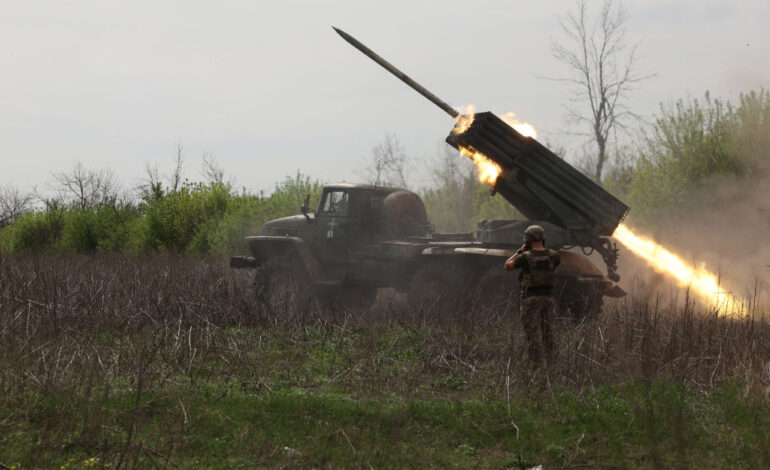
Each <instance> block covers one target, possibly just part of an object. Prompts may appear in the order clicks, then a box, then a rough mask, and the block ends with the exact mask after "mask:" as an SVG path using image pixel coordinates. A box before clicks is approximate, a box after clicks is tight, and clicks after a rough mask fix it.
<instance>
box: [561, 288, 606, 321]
mask: <svg viewBox="0 0 770 470" xmlns="http://www.w3.org/2000/svg"><path fill="white" fill-rule="evenodd" d="M603 303H604V302H603V299H602V294H601V290H598V289H580V288H578V287H575V286H569V285H567V286H566V288H565V289H564V290H563V291H562V293H561V295H559V298H558V305H559V312H560V316H562V317H567V318H568V319H570V320H573V321H576V322H580V321H582V320H583V319H584V318H592V317H595V316H596V315H598V314H599V313H600V312H601V311H602V305H603Z"/></svg>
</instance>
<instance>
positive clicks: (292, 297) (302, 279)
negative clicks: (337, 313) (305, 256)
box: [255, 256, 312, 311]
mask: <svg viewBox="0 0 770 470" xmlns="http://www.w3.org/2000/svg"><path fill="white" fill-rule="evenodd" d="M255 284H256V286H255V287H256V289H257V290H256V295H257V299H259V300H261V301H262V302H263V304H264V305H265V306H266V307H268V308H269V309H271V310H275V311H286V310H291V311H296V310H299V309H305V308H308V307H309V306H310V304H311V302H312V292H311V290H312V284H311V283H310V277H309V276H308V274H307V271H305V268H304V267H303V266H302V264H301V263H299V262H298V261H297V260H294V259H293V258H291V257H284V256H281V257H277V258H273V259H270V260H268V261H267V262H266V263H265V264H264V265H263V266H262V267H261V268H260V269H259V270H258V271H257V281H256V282H255Z"/></svg>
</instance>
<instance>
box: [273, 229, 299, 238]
mask: <svg viewBox="0 0 770 470" xmlns="http://www.w3.org/2000/svg"><path fill="white" fill-rule="evenodd" d="M273 235H275V236H278V237H296V236H297V229H296V228H280V227H274V228H273Z"/></svg>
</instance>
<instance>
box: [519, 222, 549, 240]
mask: <svg viewBox="0 0 770 470" xmlns="http://www.w3.org/2000/svg"><path fill="white" fill-rule="evenodd" d="M524 241H525V242H526V243H530V242H535V241H541V242H544V241H545V229H544V228H543V227H541V226H539V225H530V226H529V227H527V229H526V230H524Z"/></svg>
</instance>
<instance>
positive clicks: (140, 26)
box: [0, 0, 770, 190]
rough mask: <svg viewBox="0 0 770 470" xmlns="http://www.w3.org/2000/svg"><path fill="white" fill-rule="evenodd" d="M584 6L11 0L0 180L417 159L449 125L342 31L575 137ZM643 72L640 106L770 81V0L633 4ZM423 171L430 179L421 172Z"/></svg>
mask: <svg viewBox="0 0 770 470" xmlns="http://www.w3.org/2000/svg"><path fill="white" fill-rule="evenodd" d="M573 5H574V3H573V2H572V1H553V0H549V1H537V2H535V1H528V2H525V1H475V2H470V1H467V0H466V1H456V0H444V1H441V2H427V1H423V2H419V1H415V0H412V1H404V2H400V1H388V2H364V1H361V0H358V1H336V2H312V1H269V2H267V1H222V2H211V1H209V2H203V1H190V0H188V1H184V2H181V1H180V2H128V1H104V0H100V1H68V2H20V1H2V2H0V44H2V47H0V103H1V104H0V162H1V163H2V165H1V166H0V184H7V183H14V184H17V185H19V186H22V187H25V186H28V185H32V184H36V185H38V186H41V187H42V186H44V184H45V183H46V182H47V181H49V180H50V177H49V175H50V172H51V171H61V170H65V169H68V168H70V167H71V166H72V164H73V163H74V162H75V161H76V160H81V161H82V162H83V163H84V164H85V165H86V166H89V167H95V168H96V167H107V168H110V169H112V170H114V171H115V172H116V173H117V174H118V175H119V176H120V177H121V179H122V180H123V181H124V182H126V183H127V184H130V183H132V182H134V181H136V179H137V178H138V177H140V176H141V174H142V168H143V165H144V162H145V161H150V162H158V163H159V164H160V165H161V168H164V167H165V168H168V167H169V166H170V161H171V156H172V155H173V153H174V150H175V147H176V144H177V142H182V143H183V145H184V147H185V149H186V156H187V161H188V174H189V175H190V176H191V177H193V178H197V177H198V168H199V163H200V156H201V154H202V153H204V152H211V153H213V154H214V155H215V156H216V158H217V159H218V160H219V162H220V163H221V165H222V166H223V167H224V168H225V170H226V171H227V173H228V174H229V175H232V176H234V177H235V178H236V181H237V183H238V184H239V185H241V186H246V187H247V188H249V189H251V190H260V189H265V190H270V189H271V188H272V187H273V184H274V183H275V182H276V181H278V180H280V179H282V178H283V177H284V176H285V175H289V174H292V173H294V172H295V171H296V170H297V169H300V170H301V171H303V172H304V173H307V174H310V175H312V176H314V177H318V178H320V179H322V180H341V179H346V180H348V181H352V180H360V179H361V178H360V176H359V175H360V169H361V168H362V165H363V161H364V160H365V158H366V157H367V156H368V155H369V153H370V151H371V148H372V147H373V146H374V145H375V144H377V143H378V142H379V141H381V140H382V139H383V137H384V135H385V133H388V132H389V133H394V134H396V135H397V136H398V137H399V139H400V140H401V141H402V143H403V144H404V146H405V147H406V149H407V151H408V153H409V154H410V155H411V156H412V157H414V158H416V159H421V158H423V157H427V156H430V155H432V154H434V153H435V152H436V149H437V146H438V145H439V142H440V141H441V140H442V139H443V137H444V136H445V135H446V134H447V132H448V131H449V129H450V127H451V125H452V122H451V120H450V119H449V118H448V116H446V115H445V114H443V113H442V112H441V111H440V110H439V109H438V108H435V107H434V106H433V105H432V104H430V103H429V102H427V101H426V100H425V99H423V98H422V97H420V96H419V95H417V94H416V93H414V92H413V91H411V90H410V89H408V88H407V87H406V86H404V85H403V84H402V83H400V82H399V81H398V80H396V79H395V78H393V77H392V76H390V75H389V74H387V73H386V72H385V71H384V70H382V69H381V68H379V66H377V65H375V64H374V63H373V62H371V61H370V60H369V59H367V58H366V57H364V56H363V55H362V54H361V53H359V52H358V51H356V50H354V49H353V48H352V47H350V46H349V45H348V44H347V43H345V42H344V41H343V40H342V39H341V38H339V37H338V36H337V35H336V34H335V33H334V32H333V30H332V29H331V26H332V25H335V26H338V27H340V28H341V29H344V30H345V31H347V32H348V33H350V34H352V35H353V36H355V37H357V38H358V39H359V40H361V41H362V42H364V43H365V44H367V45H368V46H369V47H371V48H372V49H374V50H375V51H377V52H379V53H380V54H381V55H383V56H384V57H385V58H387V59H388V60H390V61H391V62H393V63H394V64H395V65H396V66H397V67H400V68H401V69H402V70H404V71H405V72H407V73H408V74H410V75H411V76H412V77H414V78H415V79H416V80H418V81H420V82H421V83H423V84H424V85H425V86H426V87H428V88H429V89H431V90H432V91H433V92H434V93H436V94H437V95H439V96H440V97H442V98H443V99H445V100H446V101H448V102H450V103H452V104H453V105H457V106H460V105H465V104H469V103H473V104H475V105H476V107H477V109H478V110H492V111H496V112H501V113H502V112H507V111H513V112H515V113H516V114H517V116H518V117H519V118H520V119H522V120H524V121H527V122H530V123H532V124H533V125H534V126H535V127H536V128H537V129H538V131H539V132H540V135H541V140H543V141H548V142H550V143H552V144H554V145H559V146H565V147H567V148H568V149H570V150H572V149H574V146H575V145H576V144H577V142H576V141H575V139H574V138H569V137H568V136H566V135H565V131H568V130H570V127H569V126H568V125H567V124H566V123H565V121H564V118H563V116H564V111H563V108H562V103H563V102H564V100H566V99H567V93H566V90H565V89H564V88H563V86H561V85H559V84H554V83H552V82H548V81H543V80H540V79H538V78H537V77H536V76H537V75H558V74H560V73H562V72H563V68H561V66H560V64H558V63H557V62H556V61H555V60H554V59H553V58H552V57H551V55H550V53H549V41H550V39H551V38H554V37H556V38H558V37H560V30H559V26H558V20H557V17H558V15H561V14H563V13H564V12H565V11H567V10H568V9H569V8H571V7H572V6H573ZM626 7H627V9H628V16H629V21H628V27H629V30H630V36H631V38H632V40H634V41H640V42H641V45H640V53H641V55H642V57H641V60H640V61H639V66H640V68H641V69H642V70H645V71H649V72H655V73H657V74H658V76H657V78H655V79H653V80H651V81H649V82H647V83H645V84H644V85H643V87H642V88H641V89H639V90H638V91H637V92H636V93H635V94H634V95H633V97H632V99H631V102H630V104H631V106H632V108H633V109H634V110H635V111H637V112H640V113H642V114H651V113H653V112H655V111H656V110H657V108H658V103H660V102H664V103H667V102H670V101H672V100H675V99H678V98H682V97H686V96H694V97H698V96H701V95H702V94H703V92H704V91H706V90H710V91H711V92H712V94H713V95H715V96H721V97H727V98H735V97H736V96H737V94H738V93H739V92H741V91H747V90H749V89H752V88H753V89H758V88H759V87H761V86H764V87H766V88H767V87H768V86H770V60H768V57H770V32H769V31H768V25H770V2H767V1H766V0H762V1H760V0H757V1H748V0H742V1H728V2H725V1H712V0H706V1H703V0H684V1H682V0H680V1H663V0H652V1H637V2H630V1H629V2H626ZM423 181H424V175H419V174H418V175H417V176H416V178H415V183H418V184H419V183H421V182H423Z"/></svg>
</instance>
